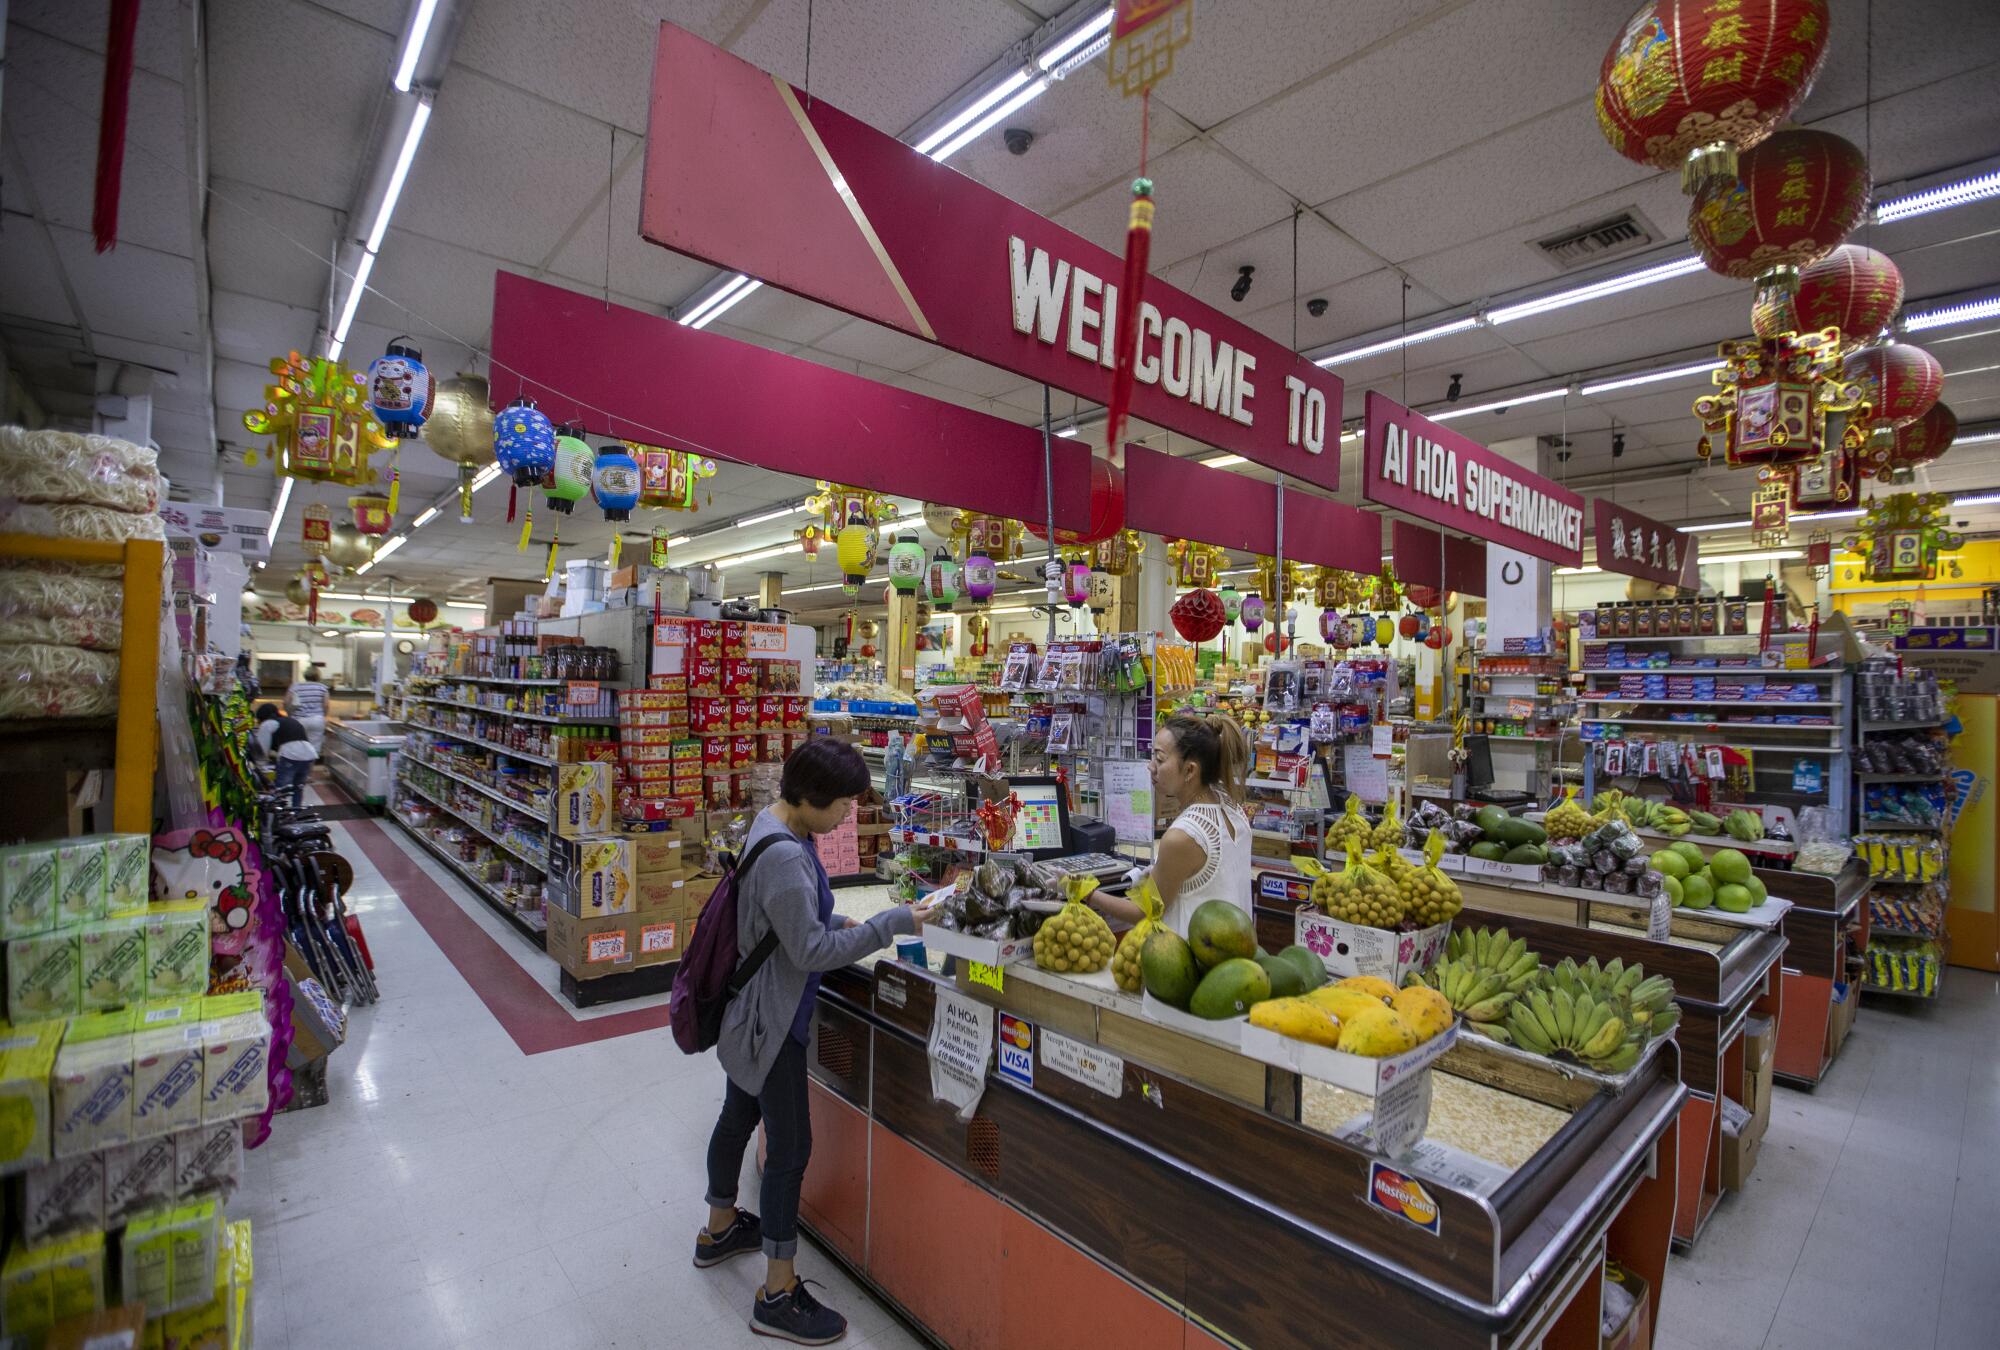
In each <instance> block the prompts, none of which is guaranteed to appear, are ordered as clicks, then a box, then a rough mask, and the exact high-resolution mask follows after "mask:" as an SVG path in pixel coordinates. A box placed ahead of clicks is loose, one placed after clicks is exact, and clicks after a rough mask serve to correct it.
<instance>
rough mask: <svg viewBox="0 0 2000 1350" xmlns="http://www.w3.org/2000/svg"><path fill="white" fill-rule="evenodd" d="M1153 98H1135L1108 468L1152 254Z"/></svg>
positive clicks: (1117, 443)
mask: <svg viewBox="0 0 2000 1350" xmlns="http://www.w3.org/2000/svg"><path fill="white" fill-rule="evenodd" d="M1152 106H1153V95H1152V92H1151V91H1150V90H1148V91H1147V92H1146V94H1145V95H1144V96H1143V97H1142V98H1141V100H1140V113H1139V177H1137V178H1135V179H1133V180H1132V213H1131V215H1130V217H1129V218H1128V220H1127V222H1126V226H1125V274H1124V277H1123V279H1122V280H1121V281H1120V282H1119V284H1118V318H1117V335H1116V348H1117V357H1116V364H1115V365H1114V366H1113V368H1112V372H1111V401H1110V403H1109V404H1108V405H1107V416H1106V418H1105V423H1104V434H1105V442H1104V448H1105V451H1106V453H1107V454H1109V455H1110V457H1111V462H1112V463H1113V464H1119V465H1122V464H1123V463H1124V462H1125V447H1124V443H1123V437H1124V432H1125V415H1126V413H1127V412H1128V411H1130V409H1131V407H1132V380H1133V369H1134V366H1135V365H1136V363H1137V358H1138V353H1139V302H1140V300H1141V299H1143V298H1144V295H1145V290H1146V273H1147V271H1148V263H1149V261H1150V259H1151V257H1152V252H1153V180H1152V179H1150V178H1148V177H1146V176H1145V174H1146V140H1147V136H1148V133H1149V128H1150V124H1151V121H1152Z"/></svg>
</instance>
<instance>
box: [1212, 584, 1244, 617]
mask: <svg viewBox="0 0 2000 1350" xmlns="http://www.w3.org/2000/svg"><path fill="white" fill-rule="evenodd" d="M1215 598H1216V599H1218V600H1220V601H1221V602H1222V614H1223V617H1224V618H1226V619H1228V620H1229V622H1231V623H1235V622H1236V620H1237V618H1238V617H1239V616H1241V615H1242V613H1243V592H1241V591H1239V590H1237V589H1236V588H1235V587H1234V586H1232V585H1230V584H1229V583H1228V582H1226V581H1225V582H1223V583H1222V589H1220V590H1218V591H1217V592H1216V593H1215Z"/></svg>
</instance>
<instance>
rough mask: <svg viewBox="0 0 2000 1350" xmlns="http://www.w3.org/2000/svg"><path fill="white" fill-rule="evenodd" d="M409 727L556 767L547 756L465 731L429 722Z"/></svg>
mask: <svg viewBox="0 0 2000 1350" xmlns="http://www.w3.org/2000/svg"><path fill="white" fill-rule="evenodd" d="M408 725H410V726H412V727H415V728H416V729H417V730H418V731H430V732H435V733H437V734H438V735H440V736H449V737H451V738H452V739H453V740H455V741H464V742H465V743H466V744H467V745H476V746H478V747H480V748H481V749H482V750H491V751H493V752H494V753H495V754H500V755H506V756H508V757H509V758H510V759H518V760H524V761H526V762H527V763H529V764H540V765H542V766H543V767H545V768H550V769H553V768H554V767H555V766H556V762H555V761H554V760H552V759H550V758H549V757H548V756H546V755H537V754H532V753H530V752H529V751H526V750H516V749H514V748H512V747H511V746H505V745H501V744H499V743H498V742H496V741H487V740H481V739H480V738H479V737H477V736H473V735H470V734H468V733H466V732H463V731H453V730H452V729H451V728H450V727H434V726H431V725H430V724H429V723H427V722H411V723H409V724H408Z"/></svg>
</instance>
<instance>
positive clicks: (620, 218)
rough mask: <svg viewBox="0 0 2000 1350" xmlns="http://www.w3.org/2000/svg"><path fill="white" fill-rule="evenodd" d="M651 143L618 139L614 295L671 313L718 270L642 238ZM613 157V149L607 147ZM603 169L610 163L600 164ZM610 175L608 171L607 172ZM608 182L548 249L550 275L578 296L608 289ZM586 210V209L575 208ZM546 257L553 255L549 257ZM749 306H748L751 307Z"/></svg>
mask: <svg viewBox="0 0 2000 1350" xmlns="http://www.w3.org/2000/svg"><path fill="white" fill-rule="evenodd" d="M644 149H645V142H644V141H641V140H637V139H635V138H632V137H628V136H623V135H621V136H620V137H619V138H618V154H617V163H618V165H619V166H620V167H619V173H618V179H617V182H616V184H615V185H614V187H613V189H612V198H611V235H610V238H611V289H612V290H613V291H614V292H615V291H623V292H625V293H626V294H628V295H637V296H642V297H644V298H645V300H646V301H647V303H648V304H650V305H652V306H654V307H657V308H661V309H665V308H667V307H669V306H672V305H677V304H679V303H680V302H681V301H682V300H684V299H686V298H687V297H688V296H689V295H691V294H693V293H694V292H695V291H696V290H698V289H699V288H700V287H701V286H702V285H703V284H704V283H706V282H707V281H708V279H709V278H710V277H713V276H714V275H716V269H715V268H714V267H713V266H712V265H710V264H708V263H705V262H702V261H700V260H699V259H696V258H690V257H687V256H686V255H685V254H680V253H674V252H672V251H671V250H668V249H664V248H661V247H660V246H659V245H658V244H655V243H651V242H650V241H648V240H645V239H642V238H640V236H639V201H640V192H641V188H642V186H643V180H644V176H645V175H644V173H643V172H642V167H643V166H642V164H641V158H642V156H643V153H644ZM606 151H607V152H608V145H607V147H606ZM598 162H599V163H600V164H603V163H604V162H605V161H604V160H603V159H600V160H599V161H598ZM607 169H608V166H607ZM603 187H604V179H603V177H602V176H601V175H600V176H599V177H598V179H597V180H596V182H595V183H594V184H593V185H592V189H591V192H590V194H589V196H588V197H587V199H586V200H587V201H588V203H589V209H588V211H587V213H584V214H583V215H582V216H581V218H578V217H577V216H576V215H575V214H572V217H571V219H570V220H569V221H568V222H565V225H564V228H565V229H566V230H568V231H569V235H568V237H567V238H566V239H565V238H561V237H560V236H558V238H556V239H551V240H549V241H548V243H547V245H546V249H553V250H554V254H553V256H552V257H549V271H550V272H551V273H553V274H554V278H555V279H558V280H559V281H560V282H561V284H564V285H573V286H574V287H575V288H576V289H578V290H586V291H594V290H599V289H601V288H602V286H603V284H604V241H605V232H604V201H603ZM574 205H575V206H576V207H577V208H578V210H581V209H582V207H583V205H584V203H583V202H577V203H575V204H574ZM544 256H548V254H547V253H546V251H545V253H544ZM745 303H748V302H745Z"/></svg>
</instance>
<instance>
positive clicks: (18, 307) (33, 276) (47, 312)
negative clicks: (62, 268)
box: [0, 215, 77, 327]
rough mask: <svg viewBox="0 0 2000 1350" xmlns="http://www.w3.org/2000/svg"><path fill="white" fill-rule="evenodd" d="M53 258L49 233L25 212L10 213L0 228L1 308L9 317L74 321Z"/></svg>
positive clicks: (43, 321) (61, 321) (68, 322)
mask: <svg viewBox="0 0 2000 1350" xmlns="http://www.w3.org/2000/svg"><path fill="white" fill-rule="evenodd" d="M55 262H56V258H55V254H54V252H53V251H52V250H51V248H50V245H49V237H48V235H47V234H46V233H45V232H44V231H43V230H42V229H41V227H40V226H38V225H36V224H35V223H34V222H33V221H31V220H29V219H28V218H27V217H26V216H15V215H10V216H8V217H7V219H6V228H4V229H0V276H4V277H5V278H6V279H7V285H6V294H5V298H4V299H0V308H4V309H5V310H6V313H7V316H8V317H9V318H11V319H34V320H36V321H37V322H40V323H53V324H62V325H64V326H65V327H68V326H72V325H74V324H75V323H76V319H77V316H76V314H75V312H74V311H72V310H71V309H70V307H69V297H67V296H66V295H64V294H63V288H62V281H61V279H60V278H59V276H58V274H57V272H56V266H55Z"/></svg>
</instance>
